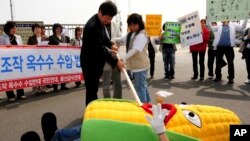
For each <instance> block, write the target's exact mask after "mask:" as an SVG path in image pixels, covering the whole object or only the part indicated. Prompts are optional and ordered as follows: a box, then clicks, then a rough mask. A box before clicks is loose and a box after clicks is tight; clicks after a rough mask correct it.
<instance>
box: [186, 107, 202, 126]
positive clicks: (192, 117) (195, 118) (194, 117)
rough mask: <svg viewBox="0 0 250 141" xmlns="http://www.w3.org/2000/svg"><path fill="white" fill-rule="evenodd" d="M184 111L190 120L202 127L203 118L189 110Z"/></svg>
mask: <svg viewBox="0 0 250 141" xmlns="http://www.w3.org/2000/svg"><path fill="white" fill-rule="evenodd" d="M182 113H183V115H184V116H185V118H186V119H187V120H188V121H189V122H191V123H192V124H194V125H195V126H197V127H199V128H201V119H200V117H199V116H198V115H197V114H196V113H194V112H192V111H189V110H183V111H182Z"/></svg>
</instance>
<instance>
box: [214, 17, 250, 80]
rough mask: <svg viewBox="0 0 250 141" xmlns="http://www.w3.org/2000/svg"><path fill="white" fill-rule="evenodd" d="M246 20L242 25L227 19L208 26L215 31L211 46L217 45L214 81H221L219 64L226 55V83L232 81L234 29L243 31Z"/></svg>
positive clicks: (220, 64)
mask: <svg viewBox="0 0 250 141" xmlns="http://www.w3.org/2000/svg"><path fill="white" fill-rule="evenodd" d="M246 24H247V20H244V22H243V24H242V26H240V25H237V24H236V23H230V21H229V20H228V19H225V20H224V21H222V25H220V26H211V25H210V26H211V27H210V28H211V29H213V31H215V32H216V34H215V39H214V42H213V46H214V47H217V55H216V68H215V74H216V78H215V79H214V82H219V81H221V77H222V74H221V66H222V62H223V61H222V60H223V56H224V55H225V56H226V60H227V64H228V79H229V80H228V84H233V83H234V62H233V61H234V49H233V47H234V46H235V36H236V31H243V29H245V28H246Z"/></svg>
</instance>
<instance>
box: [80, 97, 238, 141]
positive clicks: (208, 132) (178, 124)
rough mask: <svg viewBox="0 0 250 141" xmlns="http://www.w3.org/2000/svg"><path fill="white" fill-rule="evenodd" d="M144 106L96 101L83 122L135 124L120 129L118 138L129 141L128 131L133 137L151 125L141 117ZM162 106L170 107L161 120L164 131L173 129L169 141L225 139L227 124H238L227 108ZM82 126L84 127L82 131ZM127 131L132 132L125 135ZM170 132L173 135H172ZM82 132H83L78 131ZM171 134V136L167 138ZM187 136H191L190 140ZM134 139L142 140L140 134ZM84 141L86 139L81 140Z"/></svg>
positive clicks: (149, 140)
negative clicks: (120, 135) (163, 121)
mask: <svg viewBox="0 0 250 141" xmlns="http://www.w3.org/2000/svg"><path fill="white" fill-rule="evenodd" d="M164 105H165V106H164ZM146 108H148V110H145V109H146ZM146 108H145V107H144V108H142V107H140V106H138V104H137V103H136V102H133V101H125V100H97V101H94V102H92V103H90V104H89V105H88V107H87V109H86V111H85V115H84V122H86V121H89V120H90V121H91V120H95V121H94V122H97V123H99V124H100V123H103V124H104V123H105V122H110V121H116V122H115V124H114V125H113V126H112V123H109V124H104V125H106V126H103V127H102V128H104V129H105V128H106V129H107V130H108V129H109V126H108V125H110V126H112V127H113V128H115V126H118V127H119V122H120V126H123V127H126V126H124V125H126V123H127V124H128V125H127V126H129V125H130V124H135V126H136V125H137V126H138V128H135V127H134V126H132V127H130V128H128V130H124V131H126V132H124V133H122V135H124V136H126V137H127V139H124V137H122V138H123V140H124V141H125V140H130V139H131V136H132V135H131V134H133V136H139V135H140V134H139V133H140V132H139V133H137V132H138V130H140V129H145V127H148V128H149V129H147V130H150V128H151V127H150V126H148V125H149V123H148V122H147V121H146V119H145V115H146V114H149V113H150V105H148V107H147V106H146ZM163 108H166V109H168V110H170V113H169V115H168V116H167V117H166V119H165V122H166V129H167V131H173V132H170V133H167V134H168V136H170V137H169V138H170V141H172V140H173V141H174V140H176V141H178V140H184V141H186V140H187V141H188V140H195V139H194V138H197V139H200V140H203V141H229V125H230V124H240V119H239V118H238V116H237V115H235V114H234V113H233V112H232V111H230V110H227V109H223V108H220V107H215V106H208V105H177V104H175V105H171V104H163ZM98 121H99V122H98ZM100 125H102V124H100ZM89 126H90V125H89ZM85 129H86V127H84V130H85ZM133 129H134V130H133ZM84 130H83V131H84ZM119 130H120V129H119ZM145 130H146V129H145ZM129 131H130V132H132V133H131V134H129ZM142 131H143V130H142ZM108 132H112V133H113V134H114V135H116V134H117V132H119V131H117V130H116V129H113V131H111V130H109V131H108ZM172 133H173V134H175V133H177V134H175V135H173V134H172ZM178 133H179V134H183V135H186V137H185V136H181V135H180V137H179V138H178V137H176V136H179V135H178ZM82 134H84V133H83V132H82ZM86 134H87V133H86ZM86 134H84V135H82V136H83V138H84V136H87V137H88V135H86ZM98 134H99V131H98V130H97V131H96V136H98ZM120 134H121V133H120ZM145 134H151V135H154V133H153V132H152V133H151V132H148V133H147V132H146V131H145V132H144V136H145ZM172 136H173V139H172V140H171V138H172ZM187 136H191V137H194V138H193V139H192V138H189V137H187ZM101 138H102V141H106V140H105V137H101ZM138 138H140V139H142V136H141V137H138ZM147 138H148V141H153V139H155V141H157V138H156V137H155V136H153V137H152V139H149V137H147ZM120 140H122V139H120ZM84 141H86V140H85V139H84ZM87 141H90V140H87ZM107 141H111V139H107ZM138 141H139V140H138ZM143 141H144V140H143Z"/></svg>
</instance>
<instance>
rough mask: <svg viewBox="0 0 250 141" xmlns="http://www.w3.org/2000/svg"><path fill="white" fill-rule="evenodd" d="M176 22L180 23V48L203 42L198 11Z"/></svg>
mask: <svg viewBox="0 0 250 141" xmlns="http://www.w3.org/2000/svg"><path fill="white" fill-rule="evenodd" d="M178 21H179V22H180V23H181V34H180V40H181V46H182V47H186V46H191V45H195V44H199V43H201V42H203V38H202V29H201V23H200V17H199V13H198V11H196V12H193V13H190V14H187V15H185V16H182V17H181V18H179V19H178Z"/></svg>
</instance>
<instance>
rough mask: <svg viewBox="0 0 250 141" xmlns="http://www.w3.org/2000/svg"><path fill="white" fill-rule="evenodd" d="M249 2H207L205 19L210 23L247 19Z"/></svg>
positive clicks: (243, 0) (222, 0) (249, 10)
mask: <svg viewBox="0 0 250 141" xmlns="http://www.w3.org/2000/svg"><path fill="white" fill-rule="evenodd" d="M249 12H250V1H249V0H207V19H208V21H210V22H218V21H223V20H225V19H228V20H243V19H246V18H248V17H249Z"/></svg>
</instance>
